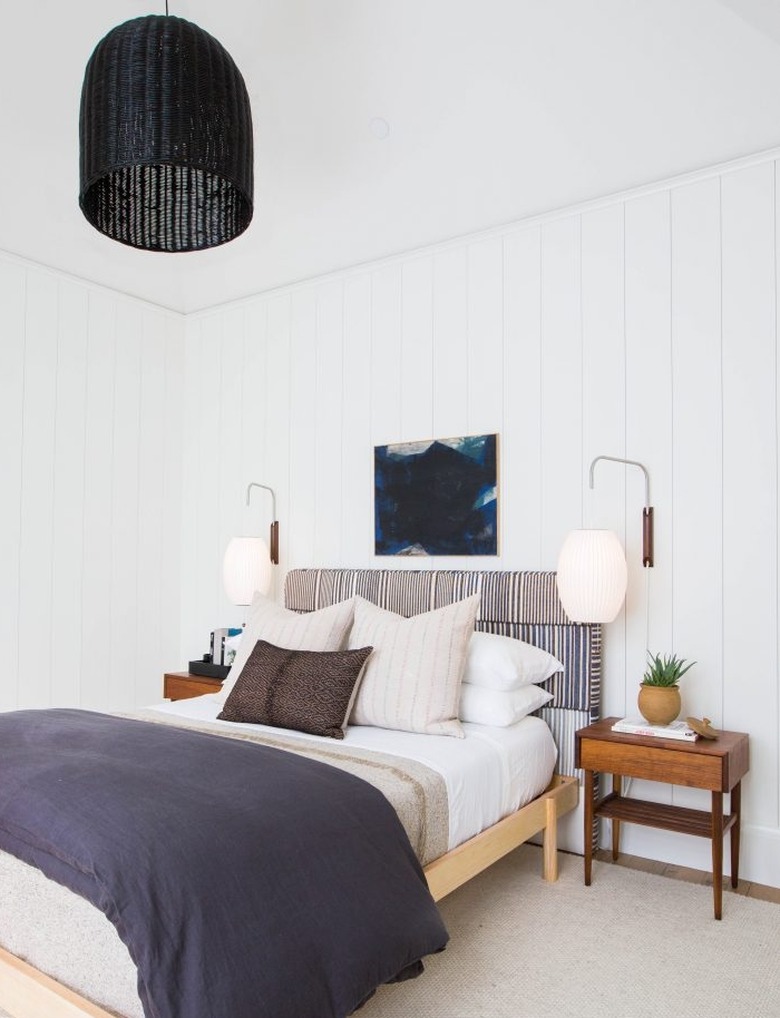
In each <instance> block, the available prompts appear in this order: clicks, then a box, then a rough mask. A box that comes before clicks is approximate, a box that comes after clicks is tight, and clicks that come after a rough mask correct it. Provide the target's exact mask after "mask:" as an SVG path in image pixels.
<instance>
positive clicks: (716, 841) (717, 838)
mask: <svg viewBox="0 0 780 1018" xmlns="http://www.w3.org/2000/svg"><path fill="white" fill-rule="evenodd" d="M712 896H713V901H714V904H715V918H716V919H720V918H721V915H722V913H723V792H713V793H712Z"/></svg>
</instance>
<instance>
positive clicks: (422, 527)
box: [374, 435, 498, 555]
mask: <svg viewBox="0 0 780 1018" xmlns="http://www.w3.org/2000/svg"><path fill="white" fill-rule="evenodd" d="M497 438H498V436H497V435H469V436H466V437H463V438H443V439H435V440H430V441H424V442H401V443H398V444H397V445H378V446H376V447H375V449H374V528H375V529H374V533H375V539H374V553H375V554H376V555H497V554H498V479H497V458H496V447H497Z"/></svg>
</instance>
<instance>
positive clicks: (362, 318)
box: [341, 273, 374, 566]
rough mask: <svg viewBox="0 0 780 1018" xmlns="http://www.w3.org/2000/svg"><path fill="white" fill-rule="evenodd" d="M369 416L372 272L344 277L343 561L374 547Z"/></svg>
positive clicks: (361, 561)
mask: <svg viewBox="0 0 780 1018" xmlns="http://www.w3.org/2000/svg"><path fill="white" fill-rule="evenodd" d="M370 420H371V277H370V276H369V275H368V274H367V273H366V274H362V275H359V276H354V277H352V278H349V279H346V280H345V281H344V406H343V408H342V425H343V431H342V446H343V461H344V470H343V473H342V498H341V510H342V513H341V528H342V530H341V533H342V537H341V546H342V548H343V554H344V563H345V564H346V565H350V566H363V565H367V564H368V563H369V562H370V561H371V560H372V556H373V552H374V495H373V491H374V488H373V485H374V459H373V456H374V450H373V442H372V438H371V434H370V430H369V428H368V427H367V426H366V425H367V422H368V421H370Z"/></svg>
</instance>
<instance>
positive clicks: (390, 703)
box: [349, 594, 479, 739]
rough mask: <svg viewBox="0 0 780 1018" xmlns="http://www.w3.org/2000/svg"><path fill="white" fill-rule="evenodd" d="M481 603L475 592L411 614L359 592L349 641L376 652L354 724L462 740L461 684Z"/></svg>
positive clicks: (369, 663)
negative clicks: (392, 609)
mask: <svg viewBox="0 0 780 1018" xmlns="http://www.w3.org/2000/svg"><path fill="white" fill-rule="evenodd" d="M478 606H479V595H478V594H474V595H473V596H472V597H467V598H466V599H465V600H464V601H457V602H456V603H455V604H450V605H447V606H446V607H444V608H437V609H436V610H435V611H432V612H425V613H423V614H422V615H413V616H412V617H411V618H408V619H407V618H404V616H403V615H396V614H395V612H390V611H385V610H384V608H377V606H376V605H375V604H372V603H371V602H370V601H366V600H365V599H364V598H362V597H356V598H355V622H354V624H353V626H352V631H351V633H350V634H349V646H350V647H351V648H358V647H373V648H374V651H373V653H372V655H371V657H370V658H369V659H368V661H367V662H366V669H365V672H364V673H363V681H362V683H361V684H360V689H359V690H358V694H357V699H356V700H355V706H354V708H353V710H352V717H351V719H350V721H351V723H352V724H353V725H373V726H375V727H376V728H392V729H395V730H397V731H402V732H422V733H426V734H428V735H454V736H455V737H456V738H459V739H462V738H463V729H462V728H461V726H460V722H459V721H458V704H459V702H460V685H461V679H462V677H463V668H464V665H465V663H466V649H467V647H468V641H469V638H470V636H471V634H472V632H473V630H474V620H475V619H476V615H477V608H478Z"/></svg>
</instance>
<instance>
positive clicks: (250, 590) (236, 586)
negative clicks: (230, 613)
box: [222, 537, 271, 605]
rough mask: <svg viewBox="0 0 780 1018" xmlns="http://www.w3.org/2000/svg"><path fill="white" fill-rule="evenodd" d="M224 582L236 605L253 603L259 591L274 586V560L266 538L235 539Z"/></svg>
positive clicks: (226, 560)
mask: <svg viewBox="0 0 780 1018" xmlns="http://www.w3.org/2000/svg"><path fill="white" fill-rule="evenodd" d="M222 582H223V584H224V586H225V593H226V594H227V596H228V599H229V600H230V601H231V602H232V603H233V604H238V605H248V604H251V603H252V598H253V596H254V593H255V591H259V592H260V593H261V594H267V593H268V588H269V587H270V586H271V557H270V555H269V553H268V545H267V544H266V543H265V541H264V540H263V539H262V537H233V538H231V540H230V543H229V544H228V546H227V549H226V550H225V557H224V559H223V562H222Z"/></svg>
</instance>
